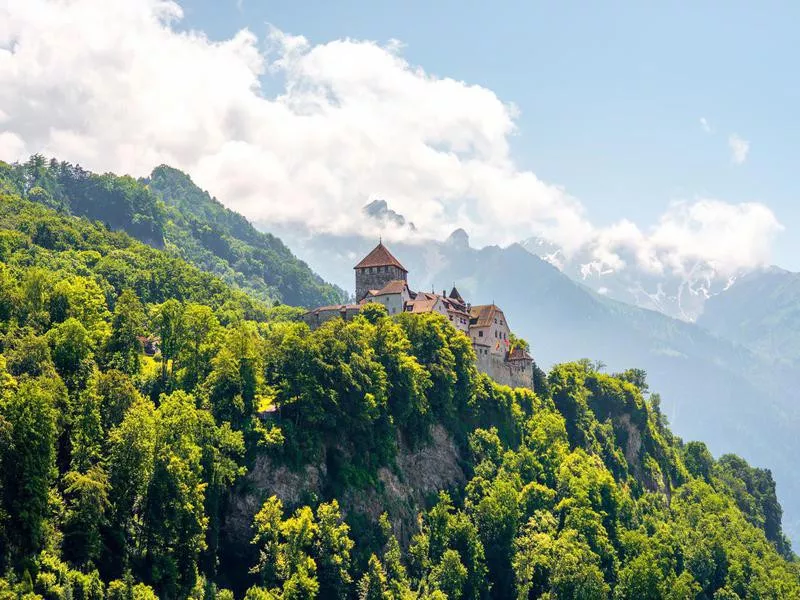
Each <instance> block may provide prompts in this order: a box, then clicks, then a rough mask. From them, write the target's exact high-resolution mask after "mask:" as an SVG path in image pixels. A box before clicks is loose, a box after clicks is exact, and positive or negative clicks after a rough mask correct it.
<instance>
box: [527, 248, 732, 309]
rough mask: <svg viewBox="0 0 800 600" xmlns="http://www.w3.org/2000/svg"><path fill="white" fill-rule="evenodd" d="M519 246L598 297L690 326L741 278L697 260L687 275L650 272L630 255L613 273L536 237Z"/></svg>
mask: <svg viewBox="0 0 800 600" xmlns="http://www.w3.org/2000/svg"><path fill="white" fill-rule="evenodd" d="M521 245H522V246H523V247H524V248H525V249H526V250H528V251H529V252H531V253H532V254H534V255H536V256H538V257H540V258H542V259H544V260H546V261H547V262H549V263H551V264H553V265H554V266H556V267H558V268H559V269H560V270H561V271H562V272H563V273H564V274H566V275H568V276H569V277H570V278H571V279H573V280H574V281H577V282H580V283H583V284H584V285H586V286H587V287H589V288H591V289H592V290H594V291H595V292H597V293H598V294H601V295H603V296H607V297H608V298H611V299H613V300H618V301H620V302H624V303H626V304H632V305H633V306H638V307H640V308H646V309H649V310H655V311H658V312H660V313H664V314H665V315H667V316H670V317H673V318H675V319H681V320H682V321H688V322H695V321H696V320H697V319H698V318H699V317H700V315H701V314H702V313H703V310H704V307H705V304H706V302H707V301H708V300H709V299H710V298H713V297H714V296H716V295H717V294H719V293H721V292H723V291H724V290H726V289H727V288H729V287H730V286H731V285H732V284H733V282H735V281H736V280H737V278H738V277H741V276H742V275H743V274H744V272H742V273H737V274H736V275H734V276H725V275H721V274H720V273H718V272H717V270H716V269H715V268H714V266H713V265H711V264H709V263H708V262H705V261H697V262H696V263H695V264H694V265H692V266H691V267H690V268H689V269H688V270H686V271H675V272H672V271H666V272H650V271H648V270H646V269H644V268H642V267H640V266H638V264H637V260H636V258H635V257H633V256H631V257H625V258H626V259H627V260H626V264H625V267H624V268H614V267H611V266H609V265H606V264H604V263H603V262H602V261H600V260H597V259H596V258H594V257H593V256H592V255H591V253H590V252H588V251H586V250H581V251H578V252H577V253H576V254H575V255H573V256H570V257H567V256H565V254H564V253H563V252H562V251H561V250H560V249H559V248H558V247H556V246H554V245H552V244H549V243H547V242H546V241H544V240H542V239H540V238H530V239H528V240H525V241H523V242H522V243H521Z"/></svg>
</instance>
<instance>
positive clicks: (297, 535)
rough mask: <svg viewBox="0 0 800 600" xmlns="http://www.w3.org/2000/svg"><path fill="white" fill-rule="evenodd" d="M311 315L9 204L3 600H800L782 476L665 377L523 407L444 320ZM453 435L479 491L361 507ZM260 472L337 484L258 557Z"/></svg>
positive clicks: (456, 490) (278, 526) (4, 273)
mask: <svg viewBox="0 0 800 600" xmlns="http://www.w3.org/2000/svg"><path fill="white" fill-rule="evenodd" d="M147 227H150V225H147ZM299 313H300V311H298V310H296V309H292V308H289V307H286V306H279V307H269V306H267V305H265V304H263V303H261V302H260V301H258V300H255V299H253V298H251V297H250V296H248V295H246V294H245V293H243V292H241V291H236V290H232V289H231V288H229V287H228V286H226V285H225V284H224V283H223V282H222V281H221V280H220V279H217V278H216V277H214V276H212V275H209V274H207V273H204V272H202V271H200V270H198V269H196V268H194V267H192V266H190V265H189V264H187V263H186V262H183V261H182V260H180V259H178V258H175V257H173V256H170V255H169V254H168V253H165V252H163V251H159V250H156V249H153V248H151V247H149V246H146V245H144V244H142V243H140V242H137V241H135V240H133V239H132V238H130V237H128V236H127V235H126V234H123V233H113V232H110V231H109V230H108V229H106V228H105V227H103V226H101V225H100V224H97V223H92V222H89V221H87V220H85V219H81V218H76V217H73V216H69V215H66V214H58V213H56V212H55V211H53V210H50V209H46V208H44V207H43V206H42V205H41V204H35V203H32V202H29V201H26V200H22V199H20V198H18V197H14V196H12V195H2V194H0V334H1V336H0V350H2V352H0V598H2V599H5V598H9V599H10V598H19V597H24V598H28V599H31V600H33V599H36V598H74V599H78V598H92V599H101V598H114V599H118V598H119V599H122V598H137V599H146V598H155V597H160V598H187V597H192V598H215V597H219V598H226V599H228V598H232V597H234V596H244V597H246V598H250V599H261V598H263V599H277V598H283V599H287V600H288V599H299V598H315V597H319V598H364V599H372V598H380V599H387V598H389V599H400V598H403V599H405V598H427V599H434V598H435V599H439V600H441V599H446V598H451V599H456V598H515V597H516V598H551V599H554V598H564V599H566V598H589V599H591V598H611V597H613V598H637V599H638V598H675V599H678V598H699V599H706V598H707V599H711V598H714V599H723V598H725V599H733V598H797V597H800V573H799V572H798V568H797V563H796V562H795V561H794V556H793V555H792V553H791V551H790V549H789V548H788V545H787V543H786V541H785V539H784V537H783V533H782V531H781V524H780V522H781V509H780V506H779V505H778V503H777V501H776V498H775V489H774V482H773V481H772V478H771V475H770V473H769V472H768V471H764V470H761V469H756V468H752V467H750V466H749V465H747V464H746V463H745V462H744V461H742V460H741V459H739V458H738V457H735V456H726V457H722V458H721V459H719V460H715V459H714V458H713V457H712V456H711V455H710V454H709V452H708V450H707V449H706V448H705V446H704V445H703V444H701V443H697V442H693V443H688V444H684V443H683V442H682V441H681V440H679V439H677V438H676V437H675V436H673V435H672V434H671V433H670V431H669V429H668V427H667V424H666V420H665V418H664V416H663V415H662V414H661V413H660V410H659V400H658V396H657V395H656V394H650V393H649V390H648V389H647V382H646V377H645V373H643V372H642V371H637V370H630V371H626V372H624V373H619V374H617V375H609V374H605V373H603V372H602V371H601V365H598V364H592V363H590V362H588V361H581V362H577V363H569V364H563V365H558V366H556V367H554V368H553V369H552V370H551V371H550V373H549V374H547V377H546V380H541V384H542V385H541V387H540V389H539V390H538V393H533V392H532V391H530V390H523V389H517V390H512V389H510V388H507V387H503V386H499V385H497V384H495V383H493V382H492V381H490V380H489V379H488V378H487V377H486V376H484V375H481V374H479V373H478V372H477V371H476V369H475V365H474V355H473V353H472V349H471V345H470V343H469V340H468V339H467V338H466V337H465V336H463V334H461V333H459V332H457V331H456V330H455V329H453V328H452V327H450V326H449V325H448V323H447V322H446V321H445V319H443V318H442V317H440V316H438V315H433V314H429V315H410V314H404V315H400V316H399V317H397V318H389V317H388V316H387V315H386V313H385V310H383V309H382V308H381V307H379V306H377V305H375V306H370V307H368V308H367V309H365V310H364V311H362V314H361V316H359V317H357V318H356V319H354V320H353V321H351V322H348V323H345V322H343V321H341V320H334V321H331V322H329V323H327V324H325V325H324V326H323V327H321V328H319V329H318V330H316V331H313V332H312V331H310V330H309V329H308V328H307V327H306V326H305V325H304V324H303V323H301V322H298V319H297V317H298V314H299ZM154 345H157V347H158V352H157V353H155V355H153V356H151V355H150V354H149V353H145V352H144V349H145V347H147V348H149V349H151V350H152V349H153V346H154ZM434 428H440V429H444V430H445V431H446V435H447V436H448V438H449V439H451V440H452V441H453V444H454V445H455V447H456V448H457V449H458V452H459V455H460V457H461V461H460V464H459V465H458V466H459V468H461V469H463V472H464V474H465V479H466V483H465V484H461V485H454V486H452V489H449V490H442V491H441V493H440V494H439V495H438V496H437V497H435V498H432V499H431V501H430V502H429V503H428V504H427V505H425V504H424V503H421V504H420V505H415V506H413V507H411V508H412V509H413V510H414V511H415V512H416V513H417V514H418V519H417V520H416V521H415V522H414V523H411V524H410V525H411V528H412V530H413V531H412V533H411V535H409V536H404V535H400V534H399V531H400V529H401V526H408V525H409V524H408V523H401V522H400V518H399V517H398V515H396V514H392V513H391V512H390V511H388V510H387V513H386V514H385V515H384V516H382V517H380V518H379V519H374V520H370V519H369V518H368V516H366V515H364V514H359V513H358V512H357V510H355V509H354V508H353V506H352V505H351V504H349V503H348V498H351V497H352V492H353V491H356V492H357V493H358V492H359V491H360V492H361V493H363V494H367V493H372V492H375V491H376V490H378V491H380V489H381V487H382V486H383V485H384V479H382V473H383V472H385V471H386V470H387V469H388V470H389V471H393V470H394V471H399V475H400V476H402V475H403V473H402V472H401V471H400V468H399V466H398V463H399V458H400V457H401V454H402V453H403V452H406V451H407V449H408V448H423V447H425V446H426V445H428V444H430V443H431V432H432V431H433V429H434ZM264 457H268V458H269V460H270V461H271V464H272V465H273V466H275V467H276V468H277V466H278V465H280V468H282V469H302V468H304V467H305V466H307V465H309V464H310V465H315V464H320V463H322V464H324V465H325V473H326V481H325V482H324V483H325V485H324V486H322V487H321V488H320V489H319V494H318V495H317V496H316V497H312V498H308V499H307V500H302V501H299V502H298V501H293V500H290V499H288V498H286V497H280V495H279V494H278V491H279V490H271V489H261V490H258V492H259V493H260V495H261V496H260V501H259V503H258V506H256V507H254V511H253V512H254V517H253V522H252V529H251V531H250V538H251V539H252V543H250V544H247V548H245V549H244V550H242V549H238V550H237V551H236V552H235V551H234V550H235V549H232V548H230V547H229V545H230V543H231V542H230V540H229V538H228V537H226V535H225V534H224V528H225V526H226V520H227V519H228V518H229V506H230V504H231V503H232V501H233V499H234V498H235V497H241V496H243V495H244V494H246V493H248V489H247V487H248V486H252V485H253V482H252V480H250V479H248V477H247V473H248V471H250V470H251V469H252V468H253V465H254V464H255V463H256V462H257V461H258V460H260V459H262V458H264ZM250 492H252V490H250ZM351 509H352V510H351ZM231 556H243V557H245V558H246V559H245V560H241V561H237V560H231V559H230V557H231Z"/></svg>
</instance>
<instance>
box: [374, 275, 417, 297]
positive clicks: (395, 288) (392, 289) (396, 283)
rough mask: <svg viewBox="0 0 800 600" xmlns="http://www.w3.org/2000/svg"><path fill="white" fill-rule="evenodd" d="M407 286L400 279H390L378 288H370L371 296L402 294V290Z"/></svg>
mask: <svg viewBox="0 0 800 600" xmlns="http://www.w3.org/2000/svg"><path fill="white" fill-rule="evenodd" d="M407 287H408V284H407V283H406V282H405V281H403V280H402V279H395V280H393V281H390V282H389V283H387V284H386V285H385V286H383V288H382V289H380V290H370V293H371V294H372V295H373V296H383V295H384V294H402V293H403V290H404V289H405V288H407Z"/></svg>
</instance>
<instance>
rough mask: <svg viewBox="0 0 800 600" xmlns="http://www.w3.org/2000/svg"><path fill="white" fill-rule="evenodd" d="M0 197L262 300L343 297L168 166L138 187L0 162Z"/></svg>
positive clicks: (42, 164) (66, 168) (72, 171)
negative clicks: (132, 244)
mask: <svg viewBox="0 0 800 600" xmlns="http://www.w3.org/2000/svg"><path fill="white" fill-rule="evenodd" d="M0 190H6V191H8V192H10V193H15V194H19V195H21V196H23V197H25V198H27V199H28V200H31V201H34V202H37V203H40V204H43V205H45V206H48V207H51V208H55V209H57V210H59V211H62V212H67V213H69V214H74V215H78V216H83V217H87V218H89V219H92V220H97V221H100V222H102V223H104V224H105V225H107V226H108V227H109V228H111V229H114V230H121V231H125V232H127V233H129V234H130V235H132V236H133V237H135V238H137V239H138V240H140V241H142V242H144V243H146V244H149V245H151V246H153V247H155V248H160V249H163V250H165V251H166V252H167V253H168V254H170V255H171V256H175V257H178V258H182V259H184V260H185V261H187V262H188V263H190V264H193V265H195V266H196V267H198V268H200V269H203V270H205V271H209V272H211V273H214V274H215V275H218V276H219V277H220V278H222V279H223V280H224V281H225V282H226V283H228V284H229V285H231V286H234V287H237V288H239V289H242V290H246V291H247V292H249V293H250V294H252V295H254V296H256V297H258V298H259V299H261V300H264V301H269V302H272V301H275V300H279V301H281V302H284V303H286V304H291V305H293V306H308V307H310V306H319V305H322V304H330V303H332V302H335V301H338V300H339V299H341V298H342V297H343V292H342V290H340V289H339V288H336V287H335V286H332V285H329V284H326V283H325V282H324V281H323V280H322V279H321V278H320V277H319V276H318V275H316V274H315V273H313V272H312V271H311V270H310V269H309V268H308V266H307V265H306V264H305V263H303V262H302V261H300V260H298V259H297V258H296V257H295V256H293V255H292V253H291V252H290V251H289V249H288V248H287V247H286V246H285V245H284V244H283V243H282V242H281V241H280V240H279V239H278V238H276V237H274V236H272V235H269V234H266V233H261V232H259V231H256V230H255V229H254V228H253V226H252V225H250V224H249V223H248V222H247V220H245V218H244V217H242V216H241V215H239V214H237V213H234V212H232V211H230V210H228V209H226V208H225V207H223V206H222V204H220V203H219V202H218V201H217V200H216V199H214V198H212V197H211V196H209V194H208V193H207V192H204V191H203V190H201V189H199V188H198V187H197V186H195V185H194V184H193V183H192V181H191V180H190V179H189V177H188V176H187V175H185V174H183V173H181V172H180V171H177V170H175V169H171V168H169V167H166V166H161V167H158V168H157V169H155V170H154V171H153V173H152V175H151V176H150V177H149V178H147V179H145V180H141V181H138V180H135V179H133V178H131V177H127V176H124V177H120V176H117V175H113V174H110V173H106V174H104V175H98V174H94V173H90V172H88V171H85V170H83V169H82V168H80V167H79V166H76V165H71V164H69V163H65V162H58V161H56V160H54V159H53V160H50V161H47V160H45V159H44V158H43V157H41V156H33V157H31V159H30V160H29V161H27V162H26V163H24V164H14V165H8V164H6V163H2V162H0Z"/></svg>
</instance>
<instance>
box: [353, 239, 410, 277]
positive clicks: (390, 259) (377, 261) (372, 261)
mask: <svg viewBox="0 0 800 600" xmlns="http://www.w3.org/2000/svg"><path fill="white" fill-rule="evenodd" d="M367 267H397V268H398V269H400V270H401V271H403V272H404V273H408V269H406V268H405V267H404V266H403V265H401V264H400V261H399V260H397V259H396V258H395V257H394V256H393V255H392V253H391V252H389V250H388V249H387V248H386V246H384V245H383V243H379V244H378V245H377V246H375V248H374V249H373V250H372V252H370V253H369V254H367V255H366V256H365V257H364V258H363V259H362V260H361V262H360V263H358V264H357V265H356V266H355V267H353V268H354V269H365V268H367Z"/></svg>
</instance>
